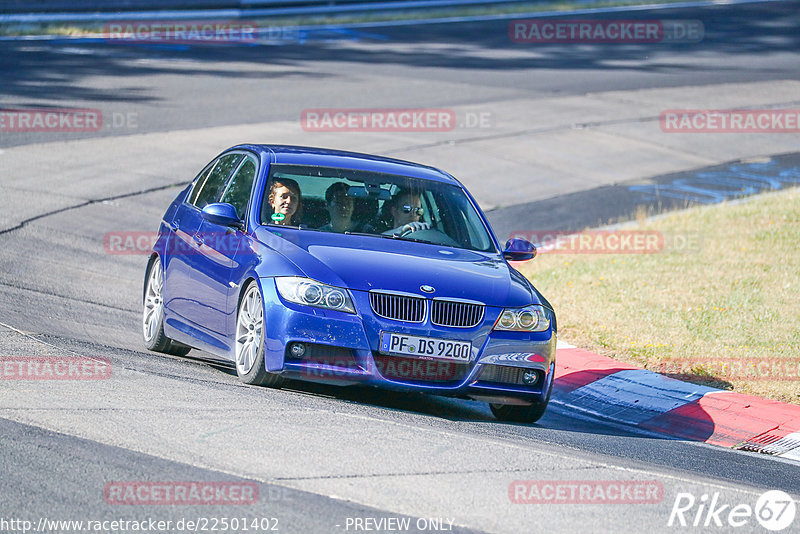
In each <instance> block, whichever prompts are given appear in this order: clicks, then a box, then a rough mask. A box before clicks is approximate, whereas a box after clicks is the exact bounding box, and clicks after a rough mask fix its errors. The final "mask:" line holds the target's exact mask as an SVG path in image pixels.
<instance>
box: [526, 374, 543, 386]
mask: <svg viewBox="0 0 800 534" xmlns="http://www.w3.org/2000/svg"><path fill="white" fill-rule="evenodd" d="M537 380H539V373H537V372H536V371H525V372H523V373H522V383H523V384H525V385H527V386H532V385H534V384H535V383H536V381H537Z"/></svg>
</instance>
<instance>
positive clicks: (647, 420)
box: [553, 341, 800, 461]
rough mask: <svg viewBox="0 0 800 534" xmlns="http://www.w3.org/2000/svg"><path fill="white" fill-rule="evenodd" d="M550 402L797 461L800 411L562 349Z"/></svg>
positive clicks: (799, 455) (799, 457)
mask: <svg viewBox="0 0 800 534" xmlns="http://www.w3.org/2000/svg"><path fill="white" fill-rule="evenodd" d="M554 388H555V389H554V391H553V398H554V400H556V402H557V403H559V404H561V405H564V406H566V407H569V408H571V409H575V410H578V411H581V412H584V413H588V414H592V415H596V416H600V417H603V418H607V419H611V420H613V421H617V422H621V423H624V424H627V425H632V426H635V427H637V428H641V429H644V430H648V431H653V432H659V433H662V434H667V435H670V436H674V437H676V438H680V439H687V440H692V441H703V442H706V443H710V444H712V445H719V446H722V447H729V448H735V449H740V450H749V451H755V452H760V453H764V454H770V455H773V456H779V457H781V458H787V459H792V460H796V461H800V406H797V405H793V404H786V403H783V402H778V401H772V400H768V399H762V398H760V397H753V396H750V395H742V394H741V393H735V392H732V391H724V390H720V389H715V388H711V387H708V386H701V385H698V384H690V383H688V382H683V381H681V380H676V379H674V378H669V377H666V376H664V375H661V374H658V373H654V372H652V371H648V370H646V369H640V368H637V367H634V366H632V365H628V364H624V363H622V362H618V361H616V360H613V359H611V358H608V357H606V356H601V355H599V354H595V353H593V352H589V351H587V350H583V349H580V348H578V347H575V346H573V345H570V344H568V343H563V342H561V341H559V342H558V347H557V354H556V375H555V386H554Z"/></svg>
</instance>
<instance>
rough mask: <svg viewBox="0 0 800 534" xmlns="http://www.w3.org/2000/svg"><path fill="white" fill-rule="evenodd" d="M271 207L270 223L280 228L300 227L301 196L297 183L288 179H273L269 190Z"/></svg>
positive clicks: (301, 214)
mask: <svg viewBox="0 0 800 534" xmlns="http://www.w3.org/2000/svg"><path fill="white" fill-rule="evenodd" d="M268 202H269V205H270V206H271V207H272V215H271V216H270V222H271V223H272V224H280V225H282V226H300V219H301V217H302V216H303V195H302V194H301V193H300V186H299V185H297V182H295V181H294V180H290V179H288V178H275V179H274V180H273V181H272V187H270V190H269V197H268Z"/></svg>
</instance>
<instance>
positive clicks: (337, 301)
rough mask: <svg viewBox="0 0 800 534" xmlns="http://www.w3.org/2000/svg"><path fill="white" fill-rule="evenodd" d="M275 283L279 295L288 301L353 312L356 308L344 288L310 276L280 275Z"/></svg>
mask: <svg viewBox="0 0 800 534" xmlns="http://www.w3.org/2000/svg"><path fill="white" fill-rule="evenodd" d="M275 285H276V286H277V288H278V293H280V294H281V297H283V298H285V299H286V300H288V301H289V302H294V303H296V304H303V305H305V306H314V307H315V308H325V309H328V310H337V311H342V312H347V313H355V312H356V308H355V306H353V301H352V299H351V298H350V294H349V293H348V292H347V290H346V289H343V288H339V287H334V286H329V285H327V284H322V283H320V282H317V281H316V280H312V279H311V278H302V277H300V276H280V277H277V278H275Z"/></svg>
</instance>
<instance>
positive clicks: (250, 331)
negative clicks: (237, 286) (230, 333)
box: [235, 281, 284, 388]
mask: <svg viewBox="0 0 800 534" xmlns="http://www.w3.org/2000/svg"><path fill="white" fill-rule="evenodd" d="M264 333H265V325H264V303H263V299H262V297H261V290H260V289H259V288H258V284H257V283H256V282H255V281H252V282H250V283H249V284H248V285H247V287H246V288H245V290H244V293H243V297H242V299H241V301H240V302H239V310H238V312H237V314H236V339H235V350H236V353H235V361H236V374H237V375H238V376H239V380H241V381H242V382H244V383H245V384H253V385H256V386H267V387H272V388H279V387H281V386H282V385H283V382H284V380H283V377H282V376H280V375H277V374H275V373H270V372H269V371H267V368H266V363H265V361H264V339H265V336H264Z"/></svg>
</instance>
